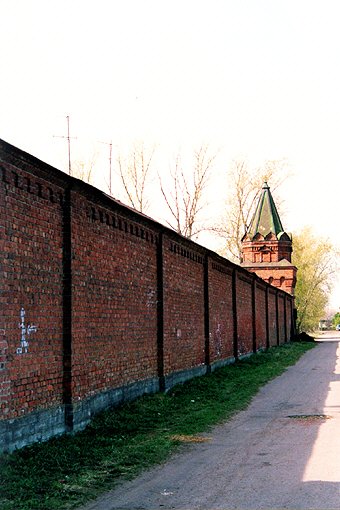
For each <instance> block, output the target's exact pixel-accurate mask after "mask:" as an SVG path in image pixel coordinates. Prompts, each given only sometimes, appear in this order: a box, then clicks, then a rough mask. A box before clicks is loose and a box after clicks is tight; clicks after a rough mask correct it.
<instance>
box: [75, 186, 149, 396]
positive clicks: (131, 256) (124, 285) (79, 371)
mask: <svg viewBox="0 0 340 510" xmlns="http://www.w3.org/2000/svg"><path fill="white" fill-rule="evenodd" d="M72 238H73V243H72V244H73V246H74V249H73V260H72V271H73V276H72V285H73V292H72V299H73V307H72V310H73V316H72V326H73V341H72V345H73V355H72V360H73V398H74V399H77V398H83V397H86V396H88V395H92V394H93V393H94V392H98V391H103V390H106V389H108V388H112V387H118V386H122V385H125V384H128V383H131V382H134V381H137V380H140V379H147V378H149V377H153V376H157V343H156V336H157V266H156V240H157V236H156V235H155V233H154V232H152V231H150V229H148V228H145V226H143V225H140V224H139V223H136V221H132V220H131V219H129V218H128V217H127V216H124V215H121V214H117V213H116V212H112V211H110V209H108V208H104V207H100V206H97V205H96V204H94V203H91V202H90V201H89V200H86V199H85V198H84V197H82V196H81V195H80V194H79V193H73V194H72Z"/></svg>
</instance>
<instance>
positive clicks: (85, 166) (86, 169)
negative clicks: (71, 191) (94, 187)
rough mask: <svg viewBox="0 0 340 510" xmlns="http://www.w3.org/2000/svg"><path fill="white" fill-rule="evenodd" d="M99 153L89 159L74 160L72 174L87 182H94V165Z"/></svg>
mask: <svg viewBox="0 0 340 510" xmlns="http://www.w3.org/2000/svg"><path fill="white" fill-rule="evenodd" d="M96 159H97V154H95V153H94V154H93V155H92V157H91V159H89V160H88V161H80V160H77V161H74V162H73V163H72V175H73V177H77V179H81V180H82V181H85V182H87V183H88V184H93V177H94V175H93V174H94V167H95V164H96Z"/></svg>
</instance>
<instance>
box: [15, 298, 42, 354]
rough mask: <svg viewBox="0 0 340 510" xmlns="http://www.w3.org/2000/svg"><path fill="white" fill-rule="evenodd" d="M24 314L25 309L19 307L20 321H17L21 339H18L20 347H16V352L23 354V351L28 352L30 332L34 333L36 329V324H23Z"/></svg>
mask: <svg viewBox="0 0 340 510" xmlns="http://www.w3.org/2000/svg"><path fill="white" fill-rule="evenodd" d="M25 315H26V312H25V309H24V308H21V310H20V320H21V322H20V323H19V328H20V329H21V340H20V344H21V347H18V348H17V354H24V353H27V352H28V346H29V342H28V337H29V336H30V335H31V334H32V333H35V332H36V331H37V329H38V328H37V326H34V325H33V324H28V325H27V326H26V325H25Z"/></svg>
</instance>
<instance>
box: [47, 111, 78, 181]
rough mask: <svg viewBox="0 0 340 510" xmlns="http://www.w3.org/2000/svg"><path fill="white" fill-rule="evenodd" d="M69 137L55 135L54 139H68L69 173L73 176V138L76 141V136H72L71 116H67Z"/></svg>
mask: <svg viewBox="0 0 340 510" xmlns="http://www.w3.org/2000/svg"><path fill="white" fill-rule="evenodd" d="M66 120H67V136H58V135H53V137H54V138H66V139H67V147H68V173H69V175H72V169H71V138H73V139H76V138H77V137H76V136H70V116H69V115H67V117H66Z"/></svg>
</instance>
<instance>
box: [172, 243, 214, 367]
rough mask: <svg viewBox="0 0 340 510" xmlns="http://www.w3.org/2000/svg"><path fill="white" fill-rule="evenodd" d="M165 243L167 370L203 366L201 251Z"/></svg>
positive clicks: (177, 244) (186, 246) (180, 244)
mask: <svg viewBox="0 0 340 510" xmlns="http://www.w3.org/2000/svg"><path fill="white" fill-rule="evenodd" d="M180 241H181V240H180V239H179V240H178V242H174V241H173V240H172V239H166V240H165V243H164V258H163V265H164V373H165V375H167V374H169V373H171V372H175V371H177V370H184V369H190V368H193V367H197V366H200V365H204V361H205V351H204V345H205V344H204V289H203V278H204V276H203V270H204V268H203V256H202V253H200V252H197V250H193V249H192V247H191V249H189V248H188V245H187V243H185V242H183V241H181V242H180Z"/></svg>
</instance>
